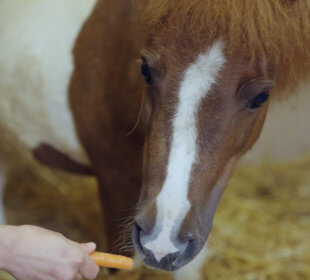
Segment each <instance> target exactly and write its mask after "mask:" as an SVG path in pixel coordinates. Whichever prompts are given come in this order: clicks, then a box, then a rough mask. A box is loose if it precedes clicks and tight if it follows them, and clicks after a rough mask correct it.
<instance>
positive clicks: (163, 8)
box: [132, 0, 310, 91]
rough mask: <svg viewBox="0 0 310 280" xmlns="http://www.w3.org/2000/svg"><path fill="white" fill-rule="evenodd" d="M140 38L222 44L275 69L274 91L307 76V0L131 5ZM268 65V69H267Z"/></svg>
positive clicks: (180, 0)
mask: <svg viewBox="0 0 310 280" xmlns="http://www.w3.org/2000/svg"><path fill="white" fill-rule="evenodd" d="M132 1H133V2H134V4H136V5H137V6H138V7H139V8H140V12H141V25H142V26H143V28H144V29H145V32H148V33H153V32H154V31H155V30H158V29H159V28H161V29H162V31H164V32H166V33H167V37H168V36H169V38H173V36H174V37H175V38H176V36H181V38H182V37H183V38H185V37H186V36H187V37H190V41H191V42H192V43H193V44H196V43H198V44H199V42H200V41H201V40H202V38H203V40H214V39H215V38H217V37H221V38H223V40H224V41H225V43H226V46H227V51H229V52H234V53H242V54H244V55H246V56H247V57H248V58H249V60H250V61H252V62H253V61H257V60H259V61H262V62H264V61H266V62H268V64H269V65H270V64H272V65H277V66H278V69H277V80H276V89H275V91H283V90H286V91H287V90H292V89H294V88H295V87H296V86H297V84H298V82H299V81H300V80H301V79H303V78H306V77H307V76H308V75H309V73H310V1H309V0H132ZM266 64H267V63H266Z"/></svg>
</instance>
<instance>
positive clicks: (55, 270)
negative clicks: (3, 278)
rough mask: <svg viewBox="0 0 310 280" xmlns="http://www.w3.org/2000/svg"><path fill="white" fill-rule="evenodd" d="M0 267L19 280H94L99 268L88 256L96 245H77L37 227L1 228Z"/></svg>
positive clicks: (61, 236) (57, 234) (59, 235)
mask: <svg viewBox="0 0 310 280" xmlns="http://www.w3.org/2000/svg"><path fill="white" fill-rule="evenodd" d="M0 237H1V239H2V240H5V242H1V246H0V264H1V265H2V267H1V268H2V269H4V270H6V271H8V272H9V273H10V274H12V275H13V276H14V277H15V278H17V279H18V280H30V279H31V280H74V279H82V278H83V277H84V278H86V279H89V280H92V279H94V278H96V276H97V274H98V272H99V267H98V266H97V265H96V264H95V263H94V261H93V260H92V258H91V257H90V256H89V254H90V253H92V252H93V251H94V250H95V248H96V245H95V244H94V243H86V244H79V243H76V242H73V241H71V240H69V239H67V238H66V237H64V236H63V235H61V234H59V233H56V232H53V231H50V230H46V229H43V228H40V227H36V226H1V227H0Z"/></svg>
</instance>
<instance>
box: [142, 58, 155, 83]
mask: <svg viewBox="0 0 310 280" xmlns="http://www.w3.org/2000/svg"><path fill="white" fill-rule="evenodd" d="M141 74H142V75H143V76H144V79H145V82H146V83H147V84H148V85H151V84H152V75H151V71H150V67H149V65H148V63H147V61H146V59H145V58H144V57H142V64H141Z"/></svg>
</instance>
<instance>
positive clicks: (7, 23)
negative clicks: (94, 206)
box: [0, 0, 96, 160]
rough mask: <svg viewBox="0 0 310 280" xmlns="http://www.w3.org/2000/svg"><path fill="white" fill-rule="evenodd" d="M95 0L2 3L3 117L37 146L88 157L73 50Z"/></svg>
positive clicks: (21, 136)
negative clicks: (74, 96)
mask: <svg viewBox="0 0 310 280" xmlns="http://www.w3.org/2000/svg"><path fill="white" fill-rule="evenodd" d="M95 2H96V0H87V1H85V0H44V1H42V0H2V1H0V46H1V49H0V73H1V75H0V98H1V102H0V120H1V122H2V124H4V125H5V126H6V127H7V128H9V129H10V130H11V131H12V132H14V133H15V134H16V135H17V136H18V137H19V139H20V140H21V141H22V142H23V143H25V144H26V145H27V146H29V147H31V148H34V147H36V146H38V144H39V143H41V142H45V143H49V144H51V145H52V146H54V147H55V148H57V149H59V150H60V151H64V152H66V153H67V154H69V155H70V156H72V157H73V158H75V159H77V160H82V158H84V157H83V156H82V151H81V147H80V144H79V141H78V139H77V137H76V134H75V128H74V123H73V120H72V115H71V111H70V108H69V104H68V93H67V89H68V85H69V82H70V77H71V74H72V71H73V57H72V48H73V46H74V42H75V39H76V37H77V35H78V33H79V31H80V29H81V26H82V25H83V23H84V21H85V20H86V18H87V17H88V15H89V14H90V12H91V10H92V8H93V6H94V4H95Z"/></svg>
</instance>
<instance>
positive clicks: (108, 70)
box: [0, 0, 310, 280]
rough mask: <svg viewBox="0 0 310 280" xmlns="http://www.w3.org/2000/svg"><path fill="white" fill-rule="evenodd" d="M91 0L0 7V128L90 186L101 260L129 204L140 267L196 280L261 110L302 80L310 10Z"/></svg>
mask: <svg viewBox="0 0 310 280" xmlns="http://www.w3.org/2000/svg"><path fill="white" fill-rule="evenodd" d="M94 2H95V1H94V0H92V1H83V0H65V1H64V0H61V1H60V0H59V1H55V0H44V1H42V0H31V1H29V0H28V1H25V0H24V1H12V0H2V1H1V2H0V42H1V53H0V67H1V68H0V69H1V83H0V94H1V102H0V110H1V112H0V114H1V119H2V121H1V122H2V124H3V126H6V127H7V128H8V129H10V131H12V132H15V133H16V135H18V137H19V139H20V140H22V141H23V142H24V143H26V144H27V145H28V146H29V147H31V148H32V151H33V153H34V155H35V157H36V158H37V159H39V160H40V161H41V162H42V163H45V164H47V165H49V166H51V167H59V168H63V169H66V170H68V171H73V172H76V173H83V174H91V173H93V174H95V175H96V176H97V178H98V184H99V187H100V194H101V199H102V206H103V209H104V213H105V214H106V217H105V223H106V230H107V234H108V237H109V248H108V250H112V251H113V245H114V243H115V240H116V238H117V237H118V235H119V230H120V228H119V226H118V225H119V223H121V221H123V220H124V218H126V217H127V216H128V213H129V212H128V210H129V209H132V208H133V207H134V205H136V209H137V210H136V215H135V219H134V222H133V242H134V245H135V249H136V251H137V252H138V254H139V256H140V258H141V259H142V261H143V262H144V263H145V264H147V265H149V266H151V267H155V268H160V269H163V270H168V271H175V272H174V273H175V279H178V280H180V279H199V269H200V267H201V266H202V264H203V260H204V256H205V249H204V248H205V244H206V240H207V238H208V235H209V233H210V230H211V228H212V223H213V217H214V213H215V210H216V207H217V205H218V203H219V200H220V198H221V195H222V193H223V191H224V189H225V186H226V184H227V181H228V180H229V178H230V176H231V173H232V171H233V169H234V167H235V165H236V163H237V162H238V160H239V159H240V157H241V156H242V155H243V154H244V153H246V151H247V150H249V149H250V148H251V147H252V145H253V144H254V143H255V141H256V140H257V138H258V136H259V134H260V131H261V129H262V127H263V123H264V120H265V116H266V113H267V109H268V104H269V100H270V99H274V98H277V96H280V93H281V92H285V91H287V92H289V91H290V90H292V89H293V88H294V87H295V86H296V85H297V84H298V83H299V81H300V80H302V79H303V78H305V77H306V76H307V74H309V70H310V64H309V63H310V53H309V47H310V34H309V32H310V23H309V20H310V14H309V1H307V0H296V1H294V0H287V1H281V0H234V1H232V0H223V1H212V0H135V1H130V0H122V1H120V0H118V1H116V0H103V1H102V0H100V1H97V3H94ZM81 5H82V6H81ZM91 10H92V12H91V13H90V11H91ZM89 13H90V15H89ZM88 15H89V16H88ZM86 18H87V20H86V22H85V23H83V22H84V20H85V19H86ZM82 23H83V26H82V29H81V30H80V32H79V35H78V37H77V39H76V40H75V35H76V34H77V33H78V30H79V27H80V26H81V25H82ZM73 44H74V51H73V54H74V66H73V64H72V61H71V57H70V51H71V47H72V46H73ZM139 57H140V63H139V61H138V59H139ZM140 70H141V72H142V75H143V76H144V80H145V81H143V79H142V77H141V76H139V71H140ZM71 73H72V76H71ZM70 76H71V80H70V82H69V77H70ZM67 87H68V89H69V90H68V95H67V94H66V92H67ZM67 98H68V100H69V103H67ZM141 103H142V105H141ZM71 112H72V115H71ZM140 117H141V120H140ZM137 120H140V121H138V122H137ZM133 128H134V129H133ZM128 132H130V133H128ZM76 136H77V137H76ZM80 144H81V146H82V147H83V149H84V151H85V152H86V155H87V157H88V159H89V163H90V166H91V168H89V167H88V166H87V162H85V161H84V156H83V153H82V152H81V147H80Z"/></svg>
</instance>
